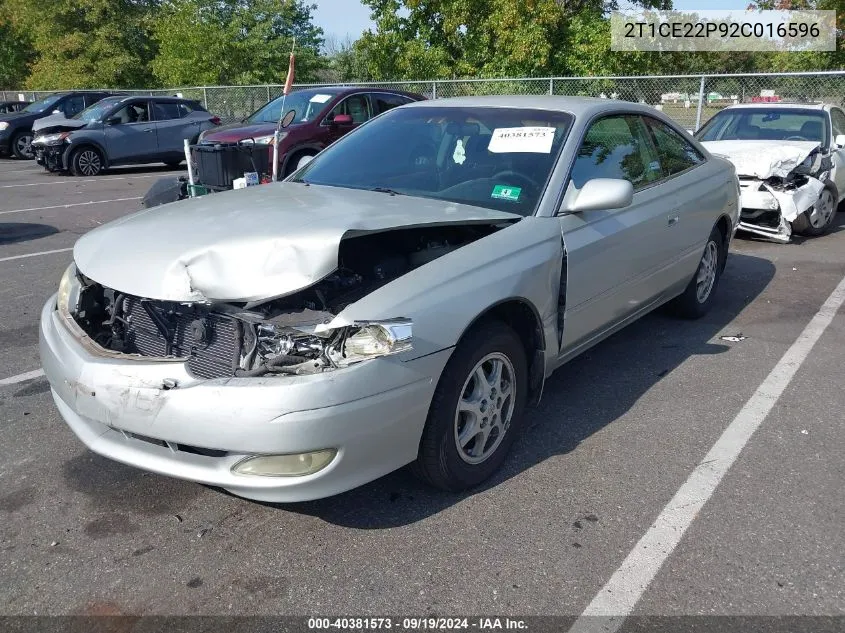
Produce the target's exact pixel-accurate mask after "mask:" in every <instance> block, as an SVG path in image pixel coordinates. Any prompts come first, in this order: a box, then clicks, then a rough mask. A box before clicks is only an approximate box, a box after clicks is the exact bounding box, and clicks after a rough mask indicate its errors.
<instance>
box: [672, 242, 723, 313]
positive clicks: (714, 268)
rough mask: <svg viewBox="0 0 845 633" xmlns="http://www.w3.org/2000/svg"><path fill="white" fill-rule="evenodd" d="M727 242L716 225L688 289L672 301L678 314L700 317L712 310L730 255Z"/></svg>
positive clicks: (673, 307) (673, 309) (673, 308)
mask: <svg viewBox="0 0 845 633" xmlns="http://www.w3.org/2000/svg"><path fill="white" fill-rule="evenodd" d="M726 242H727V240H726V239H725V236H724V235H722V232H721V231H720V230H719V227H716V226H714V227H713V230H712V231H711V232H710V237H708V238H707V244H705V246H704V253H703V254H702V255H701V261H700V262H699V263H698V268H696V270H695V274H694V275H693V276H692V279H691V280H690V282H689V284H688V285H687V287H686V290H684V293H683V294H682V295H680V296H678V297H677V298H675V299H673V300H672V302H671V303H670V307H671V309H672V311H673V312H674V313H675V314H676V315H677V316H679V317H681V318H684V319H700V318H701V317H703V316H704V315H705V314H707V313H708V312H709V311H710V307H711V306H712V305H713V296H714V295H715V294H716V287H717V286H718V285H719V279H721V277H722V270H723V269H724V267H725V259H726V258H727V255H728V253H727V250H726V248H725V243H726Z"/></svg>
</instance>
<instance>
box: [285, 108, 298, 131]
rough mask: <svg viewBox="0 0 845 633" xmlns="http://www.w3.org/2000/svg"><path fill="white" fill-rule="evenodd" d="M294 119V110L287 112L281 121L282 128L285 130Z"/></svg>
mask: <svg viewBox="0 0 845 633" xmlns="http://www.w3.org/2000/svg"><path fill="white" fill-rule="evenodd" d="M295 117H296V110H291V111H289V112H288V113H287V114H286V115H285V116H284V118H283V119H282V128H286V127H287V126H289V125H290V124H291V123H293V119H294V118H295Z"/></svg>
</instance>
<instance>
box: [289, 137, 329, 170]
mask: <svg viewBox="0 0 845 633" xmlns="http://www.w3.org/2000/svg"><path fill="white" fill-rule="evenodd" d="M323 149H324V148H323V147H321V146H319V145H316V144H314V143H304V144H302V145H296V146H294V147H292V148H290V149H289V150H288V151H287V152H285V157H284V160H282V164H281V165H280V166H279V173H282V174H284V173H285V171H286V170H287V168H288V166H289V165H290V164H291V163H292V162H293V160H294V158H296V157H297V156H299V155H300V154H302V153H303V152H309V153H310V152H314V155H315V156H316V155H317V154H319V153H320V152H322V151H323Z"/></svg>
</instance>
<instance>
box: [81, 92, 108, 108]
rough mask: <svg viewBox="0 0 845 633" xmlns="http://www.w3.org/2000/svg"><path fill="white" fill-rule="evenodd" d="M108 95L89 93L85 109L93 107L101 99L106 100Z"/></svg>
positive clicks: (86, 97) (86, 96)
mask: <svg viewBox="0 0 845 633" xmlns="http://www.w3.org/2000/svg"><path fill="white" fill-rule="evenodd" d="M106 96H107V95H103V94H96V93H88V94H86V95H85V107H86V108H87V107H88V106H92V105H94V104H95V103H97V102H98V101H100V100H101V99H104V98H105V97H106Z"/></svg>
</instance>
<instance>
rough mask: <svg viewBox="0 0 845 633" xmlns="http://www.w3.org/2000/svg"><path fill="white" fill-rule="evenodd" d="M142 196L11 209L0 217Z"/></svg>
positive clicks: (137, 198) (0, 213) (123, 200)
mask: <svg viewBox="0 0 845 633" xmlns="http://www.w3.org/2000/svg"><path fill="white" fill-rule="evenodd" d="M141 197H142V196H135V197H134V198H114V199H112V200H92V201H90V202H74V203H72V204H55V205H53V206H51V207H32V208H30V209H13V210H12V211H0V215H6V214H7V213H26V212H27V211H48V210H49V209H68V208H70V207H84V206H86V205H89V204H106V203H108V202H126V201H128V200H140V199H141Z"/></svg>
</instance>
